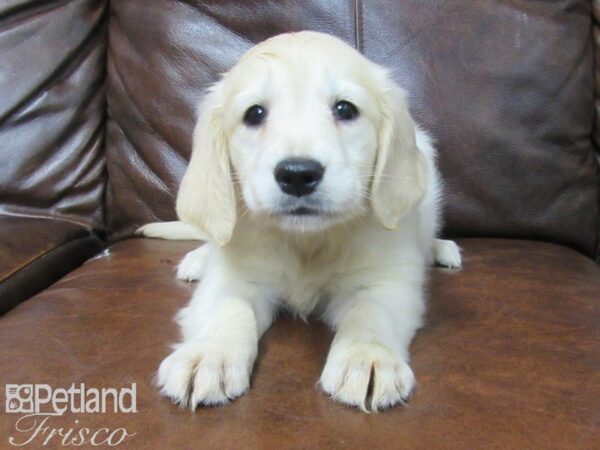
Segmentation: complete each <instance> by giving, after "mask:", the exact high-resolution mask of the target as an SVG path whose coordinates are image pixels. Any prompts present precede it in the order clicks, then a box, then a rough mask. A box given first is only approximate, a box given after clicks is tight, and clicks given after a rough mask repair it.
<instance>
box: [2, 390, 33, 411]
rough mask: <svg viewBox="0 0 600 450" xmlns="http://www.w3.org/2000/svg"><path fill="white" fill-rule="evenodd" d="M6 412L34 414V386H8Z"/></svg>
mask: <svg viewBox="0 0 600 450" xmlns="http://www.w3.org/2000/svg"><path fill="white" fill-rule="evenodd" d="M6 412H7V413H32V412H33V386H32V385H30V384H7V385H6Z"/></svg>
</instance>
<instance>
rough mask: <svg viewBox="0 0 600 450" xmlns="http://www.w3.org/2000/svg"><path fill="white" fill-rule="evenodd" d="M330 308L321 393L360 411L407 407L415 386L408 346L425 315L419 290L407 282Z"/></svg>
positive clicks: (362, 294)
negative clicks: (329, 336)
mask: <svg viewBox="0 0 600 450" xmlns="http://www.w3.org/2000/svg"><path fill="white" fill-rule="evenodd" d="M331 306H332V307H333V309H332V310H330V311H328V313H326V315H327V317H326V319H327V320H328V322H330V324H331V325H333V327H334V328H335V329H337V332H336V334H335V337H334V339H333V343H332V345H331V349H330V351H329V355H328V356H327V362H326V364H325V368H324V369H323V373H322V374H321V379H320V384H321V387H322V388H323V390H324V391H325V392H327V393H328V394H330V395H331V396H332V397H333V398H334V399H335V400H337V401H340V402H342V403H346V404H348V405H352V406H358V407H359V408H360V409H362V410H363V411H365V412H367V411H374V412H376V411H377V410H379V409H384V408H389V407H392V406H394V405H396V404H400V403H404V402H406V401H407V400H408V399H409V397H410V395H411V393H412V390H413V388H414V386H415V377H414V375H413V372H412V370H411V368H410V367H409V365H408V360H409V356H408V347H409V345H410V342H411V340H412V338H413V336H414V334H415V332H416V330H417V328H418V327H419V326H420V325H421V316H422V314H423V312H424V302H423V300H422V294H421V292H420V290H419V289H417V288H415V287H414V285H413V284H409V283H407V284H406V285H397V284H396V285H389V286H387V287H383V286H379V287H377V288H374V289H369V290H360V291H358V292H357V293H356V295H355V296H354V298H350V299H346V301H341V300H340V299H338V300H337V304H333V305H331Z"/></svg>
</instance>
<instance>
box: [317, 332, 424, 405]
mask: <svg viewBox="0 0 600 450" xmlns="http://www.w3.org/2000/svg"><path fill="white" fill-rule="evenodd" d="M320 384H321V387H322V388H323V390H324V391H325V392H327V393H328V394H329V395H331V396H332V397H333V398H334V399H335V400H337V401H339V402H342V403H346V404H348V405H352V406H358V407H359V408H360V409H362V410H363V411H365V412H368V411H373V412H377V411H378V410H380V409H385V408H390V407H392V406H395V405H397V404H401V403H405V402H407V401H408V399H409V398H410V395H411V393H412V391H413V389H414V386H415V376H414V374H413V372H412V370H411V368H410V367H409V365H408V364H406V362H404V361H403V360H402V359H400V358H399V357H398V356H396V355H395V354H394V353H393V352H392V350H390V349H389V348H387V347H386V346H384V345H381V344H378V343H374V342H355V343H337V344H334V346H333V347H332V349H331V351H330V352H329V356H328V357H327V362H326V364H325V368H324V369H323V373H322V374H321V379H320Z"/></svg>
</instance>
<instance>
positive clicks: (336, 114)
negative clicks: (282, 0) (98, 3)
mask: <svg viewBox="0 0 600 450" xmlns="http://www.w3.org/2000/svg"><path fill="white" fill-rule="evenodd" d="M439 200H440V188H439V177H438V174H437V171H436V167H435V154H434V149H433V147H432V143H431V140H430V138H429V137H428V135H427V134H425V133H424V132H423V131H422V130H421V129H419V127H418V126H417V125H416V124H415V123H414V121H413V119H412V118H411V115H410V113H409V111H408V107H407V101H406V98H405V94H404V92H403V91H402V89H401V88H399V87H398V86H397V85H396V84H395V83H394V82H393V81H392V79H391V77H390V74H389V72H388V71H387V70H386V69H384V68H382V67H380V66H378V65H376V64H374V63H372V62H370V61H369V60H367V59H366V58H365V57H363V56H362V55H361V54H360V53H358V52H357V51H356V50H355V49H354V48H352V47H350V46H348V45H347V44H345V43H344V42H342V41H341V40H339V39H337V38H335V37H332V36H329V35H326V34H321V33H316V32H300V33H291V34H283V35H280V36H276V37H274V38H271V39H269V40H267V41H265V42H263V43H261V44H259V45H257V46H256V47H254V48H252V49H250V50H249V51H248V52H247V53H246V54H245V55H244V56H243V57H242V58H241V60H240V61H239V63H238V64H237V65H236V66H235V67H234V68H233V69H231V70H230V71H229V72H228V73H226V74H224V75H223V77H222V79H221V80H220V81H219V82H218V83H216V84H215V85H214V86H212V87H211V88H210V89H209V90H208V92H207V94H206V96H205V98H204V100H203V101H202V103H201V105H200V109H199V118H198V123H197V125H196V129H195V131H194V138H193V151H192V156H191V161H190V164H189V167H188V169H187V172H186V173H185V176H184V177H183V181H182V183H181V187H180V189H179V193H178V197H177V213H178V216H179V218H180V219H181V222H171V223H163V224H150V225H147V226H145V227H142V229H141V230H140V233H141V234H144V235H147V236H155V237H163V238H171V239H177V238H198V239H203V240H207V241H208V243H207V244H205V245H204V246H202V247H200V248H199V249H197V250H195V251H193V252H191V253H189V254H188V255H187V256H186V257H185V258H184V260H183V261H182V263H181V265H180V267H179V277H180V278H184V279H188V280H193V279H199V278H202V282H201V283H200V284H199V285H198V287H197V288H196V291H195V293H194V295H193V298H192V300H191V302H190V304H189V305H188V306H187V307H185V308H184V309H182V310H181V311H180V312H179V314H178V316H177V319H178V322H179V325H180V326H181V331H182V336H183V338H182V342H181V343H179V344H177V345H176V346H175V347H174V351H173V352H172V353H171V354H170V355H169V356H168V357H167V358H166V359H165V360H164V361H163V362H162V364H161V365H160V368H159V370H158V376H157V382H158V384H159V386H160V389H161V392H162V394H164V395H165V396H167V397H169V398H171V399H172V400H173V401H174V402H176V403H178V404H180V405H187V406H189V407H190V408H191V409H195V408H196V407H197V406H198V405H217V404H225V403H227V402H229V401H230V400H232V399H234V398H236V397H238V396H240V395H242V394H244V393H245V392H246V391H247V390H248V389H249V387H250V375H251V371H252V367H253V364H254V361H255V359H256V355H257V351H258V341H259V339H260V337H261V335H262V334H263V333H264V332H265V330H266V329H267V328H268V327H269V326H270V325H271V323H272V322H273V320H274V317H275V314H276V311H277V310H278V309H280V308H285V309H287V310H290V311H292V312H293V313H295V314H298V315H300V316H301V317H307V316H308V315H310V314H317V315H319V316H320V317H322V318H323V320H324V321H325V322H326V323H327V324H329V325H330V326H331V328H332V329H333V330H335V337H334V339H333V343H332V345H331V349H330V351H329V355H328V357H327V362H326V364H325V367H324V369H323V372H322V375H321V378H320V386H321V387H322V389H323V390H324V391H325V392H326V393H328V394H329V395H330V396H331V397H332V398H333V399H335V400H338V401H340V402H343V403H346V404H348V405H354V406H358V407H359V408H361V409H362V410H365V411H368V410H370V411H377V410H379V409H383V408H388V407H391V406H394V405H396V404H400V403H403V402H405V401H406V400H407V399H408V398H409V396H410V394H411V392H412V390H413V387H414V385H415V377H414V375H413V372H412V370H411V368H410V367H409V351H408V350H409V345H410V343H411V340H412V338H413V336H414V334H415V332H416V330H417V329H418V328H419V326H420V325H421V324H422V318H423V313H424V311H425V301H424V294H423V284H424V282H425V280H426V273H427V266H428V265H429V264H431V263H433V262H434V261H437V262H438V263H439V264H442V265H445V266H449V267H459V266H460V264H461V259H460V252H459V249H458V247H457V246H456V244H454V243H453V242H451V241H442V240H439V239H436V238H435V236H436V232H437V230H438V227H439V224H438V214H439V213H438V210H439Z"/></svg>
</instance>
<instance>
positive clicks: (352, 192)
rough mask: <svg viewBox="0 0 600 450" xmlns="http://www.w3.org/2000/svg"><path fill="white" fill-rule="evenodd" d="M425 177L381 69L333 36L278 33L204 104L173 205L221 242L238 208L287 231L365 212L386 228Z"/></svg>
mask: <svg viewBox="0 0 600 450" xmlns="http://www.w3.org/2000/svg"><path fill="white" fill-rule="evenodd" d="M420 156H421V157H420ZM424 177H425V169H424V165H423V158H422V155H420V152H419V151H418V149H417V148H416V145H415V142H414V127H413V125H412V119H411V118H410V115H409V114H408V110H407V108H406V104H405V100H404V98H403V95H402V91H401V90H400V89H399V88H397V87H396V86H395V85H394V84H393V83H391V82H390V81H389V79H388V76H387V72H386V71H385V70H384V69H383V68H381V67H379V66H377V65H375V64H373V63H371V62H369V61H368V60H367V59H365V58H364V57H363V56H361V55H360V54H359V53H358V52H356V51H355V50H354V49H353V48H351V47H349V46H348V45H346V44H344V43H343V42H342V41H340V40H338V39H336V38H333V37H331V36H328V35H324V34H320V33H312V32H303V33H296V34H286V35H281V36H278V37H275V38H272V39H270V40H268V41H265V42H264V43H262V44H260V45H258V46H256V47H254V48H253V49H251V50H250V51H249V52H248V53H246V55H244V57H243V58H242V59H241V61H240V62H239V63H238V64H237V65H236V66H235V67H234V68H233V69H232V70H231V71H230V72H229V73H227V74H226V75H225V76H224V77H223V79H222V80H221V81H220V82H219V83H218V84H217V85H215V86H214V87H213V88H212V90H211V91H210V93H209V94H208V96H207V98H206V99H205V100H204V101H203V104H202V105H201V112H200V118H199V121H198V125H197V127H196V131H195V136H194V149H193V153H192V160H191V162H190V167H189V169H188V171H187V173H186V175H185V177H184V180H183V182H182V186H181V189H180V192H179V196H178V208H177V209H178V213H179V215H180V218H181V219H182V220H184V221H187V222H191V223H193V224H195V225H196V226H199V227H200V228H201V229H202V230H203V231H204V232H206V233H207V234H209V236H212V237H213V239H214V240H216V241H217V242H220V243H226V242H227V241H228V240H229V238H230V237H231V234H232V232H233V228H234V226H235V221H236V217H237V215H238V213H241V211H238V210H239V209H246V210H247V212H248V213H249V214H251V215H252V217H254V218H256V219H258V220H263V221H269V222H271V223H275V224H276V225H278V226H280V227H281V228H283V229H284V230H286V231H290V232H307V231H308V232H312V231H319V230H322V229H324V228H327V227H329V226H331V225H333V224H336V223H340V222H344V221H348V220H352V219H353V218H355V217H357V216H360V215H363V214H368V213H370V212H371V211H373V212H375V214H377V216H378V217H379V218H380V220H381V222H382V224H383V225H384V226H386V227H388V228H393V227H394V226H395V223H396V222H397V221H398V219H399V217H400V216H401V215H402V214H403V213H404V212H405V210H406V209H407V208H408V207H409V206H410V205H412V204H413V203H414V202H415V201H418V200H419V199H420V197H421V196H422V194H423V191H424V184H425V180H424ZM202 195H203V196H204V198H201V196H202ZM202 216H203V217H202Z"/></svg>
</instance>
